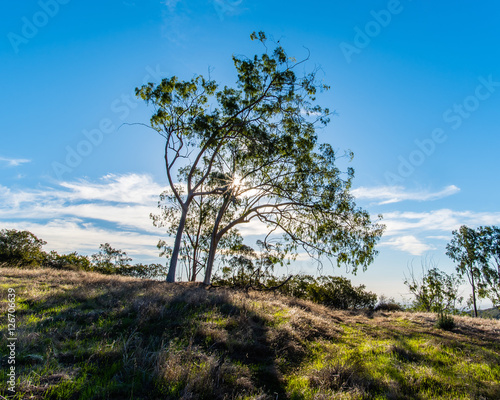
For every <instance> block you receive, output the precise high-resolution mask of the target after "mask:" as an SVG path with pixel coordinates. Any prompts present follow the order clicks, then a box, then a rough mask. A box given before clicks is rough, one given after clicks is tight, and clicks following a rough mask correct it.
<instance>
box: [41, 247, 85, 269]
mask: <svg viewBox="0 0 500 400" xmlns="http://www.w3.org/2000/svg"><path fill="white" fill-rule="evenodd" d="M45 264H46V265H47V266H48V267H51V268H56V269H70V270H81V271H91V270H92V264H91V262H90V260H89V259H88V257H86V256H82V255H79V254H78V253H77V252H76V251H74V252H73V253H69V254H58V253H57V252H55V251H51V252H50V253H49V254H47V257H46V261H45Z"/></svg>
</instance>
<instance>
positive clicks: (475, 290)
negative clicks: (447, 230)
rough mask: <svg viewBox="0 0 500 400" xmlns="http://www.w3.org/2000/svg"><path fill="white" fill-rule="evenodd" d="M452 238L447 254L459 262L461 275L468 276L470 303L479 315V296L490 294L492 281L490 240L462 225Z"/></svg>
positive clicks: (458, 269) (458, 270) (478, 231)
mask: <svg viewBox="0 0 500 400" xmlns="http://www.w3.org/2000/svg"><path fill="white" fill-rule="evenodd" d="M452 235H453V237H452V239H451V241H450V243H448V245H447V246H446V255H447V256H449V257H450V258H451V259H452V260H453V261H455V262H456V263H457V267H456V268H457V272H458V274H459V276H460V277H463V276H466V277H467V279H468V281H469V283H470V286H471V289H472V294H471V297H470V303H472V305H473V309H474V316H475V317H477V315H478V314H477V304H476V299H477V298H485V297H487V296H488V292H489V290H488V283H490V282H491V273H490V268H489V266H488V261H487V260H488V258H489V256H490V254H491V251H492V250H491V249H490V248H489V245H488V243H489V240H488V239H486V238H485V235H484V234H482V233H481V230H480V229H478V230H477V231H476V230H474V229H472V228H469V227H467V226H465V225H462V226H461V227H460V229H459V230H458V231H453V232H452Z"/></svg>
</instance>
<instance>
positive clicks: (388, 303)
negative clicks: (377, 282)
mask: <svg viewBox="0 0 500 400" xmlns="http://www.w3.org/2000/svg"><path fill="white" fill-rule="evenodd" d="M404 309H405V308H404V307H403V306H402V305H401V304H399V303H398V302H397V301H396V300H394V299H393V298H392V297H391V298H387V297H385V296H384V295H381V296H380V297H379V301H378V304H377V305H376V306H375V308H374V309H373V311H404Z"/></svg>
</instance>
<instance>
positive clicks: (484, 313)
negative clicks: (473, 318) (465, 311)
mask: <svg viewBox="0 0 500 400" xmlns="http://www.w3.org/2000/svg"><path fill="white" fill-rule="evenodd" d="M477 313H478V315H479V316H480V317H481V318H491V319H500V310H499V309H498V308H496V307H493V308H488V309H486V310H478V312H477Z"/></svg>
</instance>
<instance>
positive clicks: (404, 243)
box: [380, 235, 434, 256]
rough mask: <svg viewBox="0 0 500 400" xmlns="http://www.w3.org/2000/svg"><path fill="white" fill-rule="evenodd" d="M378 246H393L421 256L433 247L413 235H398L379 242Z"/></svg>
mask: <svg viewBox="0 0 500 400" xmlns="http://www.w3.org/2000/svg"><path fill="white" fill-rule="evenodd" d="M380 246H388V247H393V248H395V249H397V250H401V251H404V252H407V253H410V254H411V255H414V256H421V255H422V254H423V253H425V252H426V251H428V250H433V249H434V247H433V246H430V245H428V244H426V243H423V242H422V241H420V240H419V239H417V238H416V237H415V236H413V235H405V236H399V237H397V238H393V239H391V240H388V241H384V242H382V243H380Z"/></svg>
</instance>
